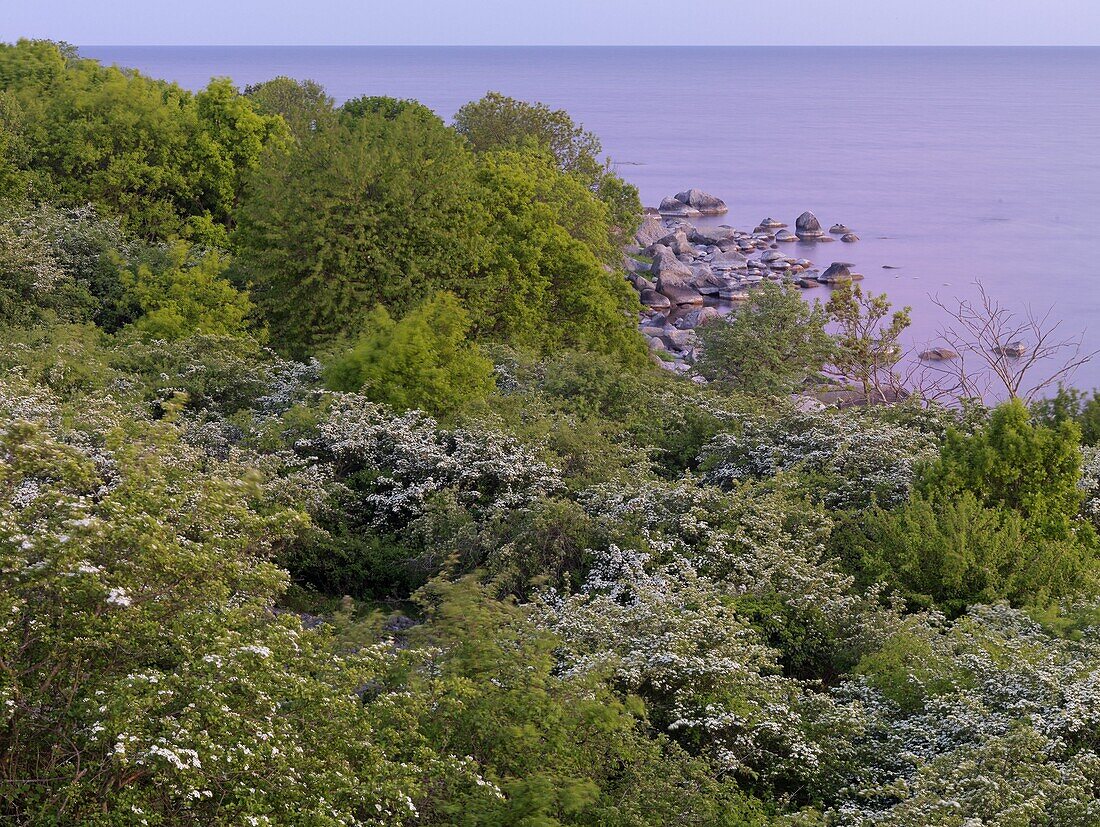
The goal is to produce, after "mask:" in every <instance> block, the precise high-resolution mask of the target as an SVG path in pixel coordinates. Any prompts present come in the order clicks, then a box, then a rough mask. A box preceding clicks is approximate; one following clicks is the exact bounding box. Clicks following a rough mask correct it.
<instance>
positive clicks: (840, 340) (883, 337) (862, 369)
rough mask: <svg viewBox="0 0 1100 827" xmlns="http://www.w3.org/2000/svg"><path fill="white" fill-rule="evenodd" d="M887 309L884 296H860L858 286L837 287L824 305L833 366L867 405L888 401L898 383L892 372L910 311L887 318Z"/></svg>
mask: <svg viewBox="0 0 1100 827" xmlns="http://www.w3.org/2000/svg"><path fill="white" fill-rule="evenodd" d="M890 307H891V304H890V302H889V301H888V300H887V298H886V294H885V293H882V294H879V295H877V296H876V295H875V294H874V293H867V294H866V295H864V293H863V290H861V289H860V287H859V285H856V286H852V285H851V284H840V285H838V286H837V287H836V288H835V289H834V290H833V294H832V295H831V296H830V297H829V301H828V303H827V304H826V305H825V311H826V312H827V313H828V314H829V320H830V321H831V322H833V323H835V325H836V327H837V332H836V336H835V338H836V348H835V350H834V352H833V356H832V364H833V367H834V368H835V369H836V372H837V373H838V374H839V375H840V376H841V377H843V378H844V379H847V380H849V381H852V382H856V383H857V384H858V385H859V388H860V390H861V391H862V394H863V399H864V400H866V401H867V403H868V404H875V403H878V402H889V401H891V400H892V399H893V398H894V396H895V392H896V390H897V388H898V384H899V381H898V377H897V375H896V374H895V373H894V367H895V366H896V365H897V363H898V362H899V361H901V357H902V350H901V346H900V345H899V344H898V339H899V338H900V336H901V334H902V331H904V330H905V329H906V328H907V327H909V324H910V319H909V311H910V308H908V307H905V308H902V309H901V310H897V311H895V312H894V314H893V315H892V316H890ZM888 316H889V321H887V317H888Z"/></svg>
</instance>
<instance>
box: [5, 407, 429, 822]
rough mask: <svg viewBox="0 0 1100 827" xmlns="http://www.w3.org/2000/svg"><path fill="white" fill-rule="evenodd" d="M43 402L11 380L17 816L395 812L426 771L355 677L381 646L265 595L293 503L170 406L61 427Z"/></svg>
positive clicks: (274, 583) (11, 742)
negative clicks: (192, 444)
mask: <svg viewBox="0 0 1100 827" xmlns="http://www.w3.org/2000/svg"><path fill="white" fill-rule="evenodd" d="M35 404H36V403H35V402H34V401H33V397H20V396H19V394H18V393H15V394H13V393H12V392H11V387H10V386H8V387H6V388H4V391H3V394H2V395H0V409H3V411H4V421H5V422H6V423H8V424H7V425H6V426H5V428H4V429H3V431H0V492H2V494H3V496H2V497H0V557H2V560H3V565H2V566H0V580H2V585H3V589H2V596H0V604H2V609H3V616H4V622H3V634H2V635H0V659H2V661H3V663H4V670H3V674H2V676H0V704H2V707H0V708H2V709H3V713H2V716H3V722H4V726H3V728H2V729H0V755H3V756H4V760H3V761H2V762H0V814H2V815H3V817H4V819H5V820H7V821H10V822H11V823H32V824H43V823H58V820H59V819H60V820H61V821H63V822H67V823H80V824H104V825H114V824H120V825H121V824H129V823H133V822H134V820H136V819H138V818H139V817H140V818H146V819H148V820H149V821H150V822H152V823H173V822H178V821H179V820H180V819H181V818H184V819H187V820H194V821H196V822H202V823H207V824H215V823H217V824H226V823H241V822H243V821H246V820H247V818H248V817H249V816H250V815H253V816H259V817H260V818H265V819H268V820H271V819H278V818H280V817H279V816H278V815H277V814H279V813H294V814H295V815H294V817H295V818H306V819H309V820H310V821H312V822H313V823H317V824H333V825H335V824H340V823H349V822H351V821H352V820H357V821H358V820H360V817H361V816H362V814H363V813H367V812H370V813H372V815H371V816H370V818H371V819H375V820H373V821H369V822H367V823H376V824H383V823H384V824H392V823H397V822H398V821H399V820H400V818H401V816H400V815H396V816H395V815H393V814H394V813H398V814H400V813H407V812H408V808H407V805H406V804H405V801H404V799H403V796H404V795H406V794H407V791H411V790H412V789H414V780H413V779H412V778H410V774H409V771H408V769H405V768H401V767H400V766H399V765H397V764H394V763H391V762H390V761H389V760H388V759H387V758H386V757H385V756H384V755H383V753H382V751H381V750H380V749H379V746H378V745H379V741H380V739H382V740H384V739H385V735H384V732H385V729H386V726H387V724H385V723H384V718H383V717H382V716H377V715H375V713H374V712H372V710H371V707H370V706H369V705H365V704H364V703H362V702H361V701H360V699H359V698H358V697H357V696H356V694H355V691H356V689H357V687H360V686H362V685H364V683H365V682H367V681H369V680H372V679H373V678H374V677H375V676H377V675H378V674H379V673H380V672H382V671H383V670H384V669H385V668H386V667H385V663H384V657H383V656H382V654H381V653H380V652H370V651H364V652H361V653H360V654H358V655H354V656H348V655H347V654H343V655H341V656H336V655H335V654H334V653H333V652H332V650H331V648H330V640H329V639H328V638H327V637H326V636H325V635H323V634H316V633H306V632H304V631H303V630H302V628H301V625H300V624H299V623H298V621H297V620H296V619H294V618H292V617H286V616H283V617H276V616H274V615H272V613H271V611H270V606H271V601H272V600H273V599H274V598H275V597H277V595H278V594H279V592H280V591H281V590H282V588H283V587H284V584H285V575H284V574H283V573H282V572H280V571H279V569H277V568H276V567H275V566H273V565H272V564H270V563H268V562H266V561H265V559H264V558H265V557H266V556H267V555H268V554H269V553H270V551H271V549H272V547H273V545H274V544H277V543H279V542H281V541H282V540H284V539H285V538H286V537H288V536H289V535H290V534H291V533H292V532H293V531H295V530H296V526H298V525H299V524H300V523H301V520H302V517H301V515H298V514H296V513H294V512H291V511H287V510H285V509H274V510H271V509H267V508H265V507H264V505H263V504H262V492H261V488H260V485H259V483H260V480H259V478H258V476H257V475H256V474H255V473H252V472H248V471H247V470H245V469H243V468H239V467H234V466H232V465H229V464H216V463H212V462H210V461H209V460H205V461H203V460H200V458H199V457H197V456H195V455H194V454H193V453H192V452H190V451H189V450H188V449H187V448H186V447H185V446H184V445H182V444H181V443H180V442H178V441H177V439H176V436H175V434H174V433H173V432H174V427H173V426H172V425H171V424H169V423H168V422H167V421H165V422H163V423H161V424H159V425H155V424H150V423H144V422H141V421H139V420H135V419H132V418H130V417H128V416H127V414H126V413H125V411H123V410H120V409H118V408H111V407H103V408H99V409H98V410H95V411H94V412H92V411H88V410H87V409H86V410H85V411H84V414H83V418H84V427H86V428H88V429H89V432H88V433H85V434H82V433H79V432H77V433H71V434H67V433H63V432H58V431H56V430H55V431H52V432H51V430H50V429H51V428H55V427H56V426H47V425H46V423H44V422H41V421H26V420H24V419H22V417H25V416H28V415H30V416H32V417H36V416H38V414H37V413H35V410H34V408H35ZM89 420H90V421H89ZM93 445H94V446H96V447H93ZM372 721H378V723H377V724H376V723H373V722H372ZM375 805H378V806H379V807H381V808H382V809H381V811H377V810H375ZM258 823H262V822H258ZM361 823H362V822H361Z"/></svg>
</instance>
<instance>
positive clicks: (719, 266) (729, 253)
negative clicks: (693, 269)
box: [710, 250, 748, 270]
mask: <svg viewBox="0 0 1100 827" xmlns="http://www.w3.org/2000/svg"><path fill="white" fill-rule="evenodd" d="M747 262H748V259H747V258H745V254H744V253H742V252H739V251H737V250H726V251H724V252H721V253H717V254H716V255H713V256H711V258H710V266H711V267H712V268H713V269H715V270H741V269H744V268H745V267H746V266H748V264H747Z"/></svg>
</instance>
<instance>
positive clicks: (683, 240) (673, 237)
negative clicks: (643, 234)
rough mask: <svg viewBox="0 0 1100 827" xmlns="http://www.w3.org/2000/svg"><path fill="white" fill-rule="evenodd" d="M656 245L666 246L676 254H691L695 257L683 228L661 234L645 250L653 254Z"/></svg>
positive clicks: (693, 249)
mask: <svg viewBox="0 0 1100 827" xmlns="http://www.w3.org/2000/svg"><path fill="white" fill-rule="evenodd" d="M658 245H664V246H665V247H668V248H669V249H670V250H672V252H674V253H675V254H676V255H678V256H691V257H692V258H695V248H694V247H692V246H691V242H690V241H688V237H687V233H686V232H684V231H683V230H673V231H672V232H671V233H668V234H667V235H663V236H661V237H660V238H659V239H657V241H656V243H654V244H652V245H650V246H649V247H648V248H646V249H647V252H649V254H650V255H653V254H654V253H655V252H656V249H657V246H658Z"/></svg>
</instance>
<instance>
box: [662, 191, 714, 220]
mask: <svg viewBox="0 0 1100 827" xmlns="http://www.w3.org/2000/svg"><path fill="white" fill-rule="evenodd" d="M657 211H658V212H659V213H660V214H661V215H675V216H682V217H684V218H695V217H697V216H700V215H702V214H703V213H702V212H700V211H699V210H697V209H696V208H695V207H691V206H689V205H688V204H687V203H686V202H684V201H680V200H679V199H677V198H673V197H672V196H669V197H668V198H666V199H665V200H663V201H662V202H661V206H659V207H658V208H657Z"/></svg>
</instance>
